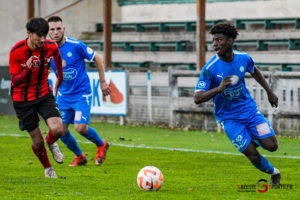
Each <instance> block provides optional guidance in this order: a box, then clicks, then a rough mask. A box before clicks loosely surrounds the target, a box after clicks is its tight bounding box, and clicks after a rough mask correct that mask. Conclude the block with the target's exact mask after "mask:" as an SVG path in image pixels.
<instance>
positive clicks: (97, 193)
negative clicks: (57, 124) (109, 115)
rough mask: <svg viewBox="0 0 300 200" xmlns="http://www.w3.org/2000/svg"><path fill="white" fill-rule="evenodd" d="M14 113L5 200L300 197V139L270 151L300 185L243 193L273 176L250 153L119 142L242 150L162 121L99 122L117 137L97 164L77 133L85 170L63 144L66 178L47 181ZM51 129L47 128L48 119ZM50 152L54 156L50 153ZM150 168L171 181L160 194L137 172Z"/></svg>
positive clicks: (0, 148) (219, 136)
mask: <svg viewBox="0 0 300 200" xmlns="http://www.w3.org/2000/svg"><path fill="white" fill-rule="evenodd" d="M17 124H18V121H17V120H16V117H14V116H9V117H8V116H0V133H8V134H12V133H13V134H19V135H23V136H22V137H12V136H4V135H3V134H2V135H1V136H0V163H1V164H0V199H76V200H77V199H176V200H177V199H209V200H210V199H241V200H242V199H272V200H275V199H299V196H300V189H299V187H300V184H299V180H300V173H299V164H300V159H291V158H284V156H287V155H289V156H299V152H300V151H299V150H300V149H299V148H300V140H299V139H293V138H285V137H278V141H279V143H280V146H279V149H278V151H277V152H274V153H268V152H266V151H262V149H260V152H263V154H267V155H277V156H282V157H280V158H272V157H271V158H268V159H269V160H270V162H271V163H272V164H274V165H275V166H276V167H277V168H279V169H280V171H281V173H282V181H281V183H282V184H291V185H292V186H293V188H292V189H269V190H268V191H267V192H265V193H259V192H257V189H262V188H261V187H260V186H256V190H255V192H238V189H237V185H253V184H254V185H255V184H256V182H257V181H258V180H259V179H267V180H269V175H267V174H264V173H262V172H260V171H258V170H257V169H255V168H254V167H253V166H252V165H251V164H250V163H249V161H248V160H247V158H245V157H244V156H235V155H223V154H214V153H213V154H208V153H199V152H183V151H175V150H173V151H172V150H159V149H145V148H128V147H123V146H117V145H114V144H130V145H145V146H153V147H169V148H186V149H195V150H197V149H198V150H213V151H226V152H232V153H237V152H238V151H237V150H236V149H235V148H234V147H233V145H232V144H231V143H230V141H229V140H228V139H227V137H226V135H225V134H224V133H203V132H200V131H181V130H170V129H164V128H160V127H154V126H119V125H114V124H106V123H97V122H93V123H92V124H91V126H92V127H94V128H96V129H97V130H98V131H99V133H100V135H101V136H102V137H103V138H104V139H106V140H107V141H109V142H111V143H112V145H111V147H110V149H109V151H108V155H107V160H106V161H105V163H104V164H103V165H102V166H95V164H94V160H93V159H94V157H95V152H96V148H95V146H94V145H93V144H90V143H83V142H87V140H86V139H85V138H83V137H81V136H79V134H77V133H75V131H74V129H73V126H71V131H72V132H73V135H74V136H75V137H76V138H77V139H78V141H79V145H80V147H81V149H82V150H83V151H84V152H85V153H86V154H87V157H88V163H87V165H86V166H84V167H74V168H71V167H69V166H68V164H69V163H71V162H72V159H73V154H72V152H70V151H69V150H68V149H67V148H66V147H65V146H64V145H63V144H62V143H61V141H59V145H60V147H61V148H62V150H63V152H64V154H65V163H64V164H62V165H59V164H57V163H55V162H54V161H53V159H52V157H51V158H50V161H51V163H52V164H53V166H54V168H55V170H56V173H57V175H58V176H59V178H58V179H46V178H44V171H43V169H42V166H41V165H40V163H39V162H38V160H37V158H36V157H35V156H34V154H33V152H32V150H31V147H30V144H31V140H30V138H29V137H28V134H27V133H26V132H21V131H20V130H19V129H18V126H17ZM41 127H42V130H43V131H46V130H47V128H46V127H45V125H44V124H43V123H41ZM49 154H50V153H49ZM147 165H153V166H156V167H158V168H159V169H160V170H161V171H162V173H163V175H164V184H163V186H162V188H161V190H160V191H158V192H146V191H142V190H140V189H139V188H138V186H137V183H136V176H137V173H138V171H139V170H140V169H141V168H142V167H144V166H147Z"/></svg>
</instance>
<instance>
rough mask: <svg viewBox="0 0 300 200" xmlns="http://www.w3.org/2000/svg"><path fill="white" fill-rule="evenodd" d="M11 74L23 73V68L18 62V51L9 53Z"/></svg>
mask: <svg viewBox="0 0 300 200" xmlns="http://www.w3.org/2000/svg"><path fill="white" fill-rule="evenodd" d="M9 72H10V73H11V74H19V73H21V72H22V66H21V65H20V63H19V61H18V55H17V52H16V51H13V52H10V53H9Z"/></svg>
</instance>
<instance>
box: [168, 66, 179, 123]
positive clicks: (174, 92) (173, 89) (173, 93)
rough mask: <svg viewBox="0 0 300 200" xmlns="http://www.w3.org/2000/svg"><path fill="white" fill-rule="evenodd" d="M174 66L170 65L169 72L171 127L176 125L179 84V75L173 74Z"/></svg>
mask: <svg viewBox="0 0 300 200" xmlns="http://www.w3.org/2000/svg"><path fill="white" fill-rule="evenodd" d="M173 71H174V70H173V68H172V67H168V72H169V127H174V125H175V121H176V119H175V116H174V109H175V101H176V100H177V97H178V86H177V77H175V76H173Z"/></svg>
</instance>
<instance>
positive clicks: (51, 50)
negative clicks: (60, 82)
mask: <svg viewBox="0 0 300 200" xmlns="http://www.w3.org/2000/svg"><path fill="white" fill-rule="evenodd" d="M31 56H32V57H33V61H32V64H33V65H32V69H31V70H30V72H29V74H28V76H27V77H26V80H25V81H24V82H23V83H20V84H18V85H14V84H13V82H11V95H12V99H13V101H33V100H37V99H39V98H41V97H43V96H45V95H47V94H49V93H52V88H51V87H50V85H49V82H48V69H49V67H50V61H51V59H52V58H53V59H54V61H55V64H56V65H59V66H60V69H62V59H61V56H60V52H59V49H58V46H57V44H56V42H54V41H52V40H45V42H44V44H43V47H41V48H39V49H36V50H33V49H30V48H29V47H28V46H27V39H25V40H22V41H20V42H18V43H17V44H16V45H14V46H13V47H12V49H11V50H10V54H9V71H10V73H11V74H12V75H16V74H20V73H22V71H23V70H24V69H25V68H28V67H27V65H26V61H27V60H28V59H29V58H30V57H31ZM61 75H62V74H61ZM61 78H62V77H61Z"/></svg>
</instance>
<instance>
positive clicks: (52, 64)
mask: <svg viewBox="0 0 300 200" xmlns="http://www.w3.org/2000/svg"><path fill="white" fill-rule="evenodd" d="M50 66H51V68H52V70H53V72H54V74H55V76H56V78H57V70H56V66H55V62H54V59H53V58H52V59H51V62H50Z"/></svg>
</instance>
